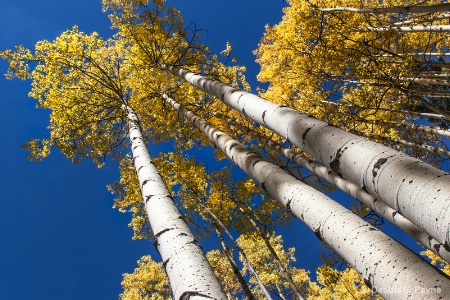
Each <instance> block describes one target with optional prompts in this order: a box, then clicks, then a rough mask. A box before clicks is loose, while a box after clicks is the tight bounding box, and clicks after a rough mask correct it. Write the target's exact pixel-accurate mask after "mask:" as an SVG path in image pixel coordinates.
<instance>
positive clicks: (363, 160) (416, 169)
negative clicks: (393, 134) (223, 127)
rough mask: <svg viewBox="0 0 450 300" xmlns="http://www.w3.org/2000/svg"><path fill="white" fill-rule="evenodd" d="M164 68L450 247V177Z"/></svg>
mask: <svg viewBox="0 0 450 300" xmlns="http://www.w3.org/2000/svg"><path fill="white" fill-rule="evenodd" d="M161 67H162V68H163V69H166V70H168V71H170V72H171V73H172V74H174V75H175V76H178V77H180V78H182V79H184V80H186V81H187V82H189V83H191V84H192V85H193V86H195V87H198V88H200V89H201V90H203V91H205V92H206V93H208V94H211V95H214V96H215V97H217V98H218V99H221V100H222V101H223V102H224V103H225V104H226V105H227V106H229V107H231V108H234V109H236V110H238V111H239V112H241V113H243V114H244V115H246V116H247V117H249V118H251V119H252V120H254V121H255V122H256V123H258V124H260V125H262V126H264V127H267V128H268V129H271V130H272V131H274V132H275V133H277V134H279V135H280V136H282V137H284V138H286V139H288V140H289V141H290V142H291V143H292V144H294V145H296V146H297V147H299V148H300V149H302V150H304V151H305V152H306V153H308V154H309V155H311V156H312V157H314V158H315V159H316V160H319V161H321V162H322V164H324V165H325V166H327V167H329V168H331V169H332V170H334V171H335V172H337V173H339V174H341V175H342V176H343V177H344V178H346V179H348V180H349V181H351V182H353V183H355V184H357V185H358V186H359V187H361V188H363V189H364V190H366V191H368V192H369V193H371V194H373V195H375V196H377V197H378V198H380V199H381V200H383V201H384V202H386V203H387V204H388V205H389V206H390V207H391V208H393V209H394V210H396V211H398V212H400V213H401V214H402V215H403V216H404V217H405V218H407V219H408V220H410V221H411V222H413V223H414V224H416V225H417V226H418V227H420V228H422V229H424V230H425V231H426V232H428V233H429V234H430V235H431V236H433V237H434V238H435V239H436V240H438V241H439V242H440V243H443V244H446V245H447V246H450V174H448V173H446V172H444V171H441V170H439V169H436V168H434V167H432V166H430V165H428V164H426V163H424V162H422V161H420V160H418V159H415V158H412V157H409V156H407V155H405V154H403V153H400V152H398V151H395V150H393V149H391V148H389V147H386V146H384V145H380V144H377V143H374V142H372V141H368V140H366V139H364V138H362V137H359V136H356V135H354V134H351V133H349V132H346V131H344V130H341V129H339V128H337V127H334V126H330V125H329V124H327V123H325V122H322V121H319V120H317V119H315V118H313V117H311V116H308V115H306V114H302V113H300V112H298V111H296V110H293V109H291V108H288V107H282V106H279V105H277V104H275V103H272V102H270V101H267V100H265V99H262V98H260V97H258V96H256V95H253V94H250V93H247V92H244V91H241V90H239V89H236V88H233V87H230V86H228V85H226V84H224V83H222V82H220V81H218V80H212V79H206V78H204V77H202V76H200V75H196V74H194V73H192V72H189V71H187V70H183V69H180V68H175V67H170V66H161Z"/></svg>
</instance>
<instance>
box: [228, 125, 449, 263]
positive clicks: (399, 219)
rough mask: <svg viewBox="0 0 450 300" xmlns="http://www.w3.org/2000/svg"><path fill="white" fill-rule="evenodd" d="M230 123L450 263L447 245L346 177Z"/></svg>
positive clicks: (249, 130)
mask: <svg viewBox="0 0 450 300" xmlns="http://www.w3.org/2000/svg"><path fill="white" fill-rule="evenodd" d="M229 122H230V124H231V125H233V126H234V127H235V128H237V129H239V130H240V131H241V132H243V133H245V134H248V135H250V136H251V137H253V138H255V139H256V140H257V141H258V142H259V143H260V144H264V145H266V146H267V147H268V148H269V149H271V150H273V151H275V152H277V153H279V154H280V155H283V156H285V157H286V158H288V159H290V160H292V161H294V162H295V163H296V164H298V165H300V166H302V167H305V168H307V169H308V170H309V171H311V172H312V173H313V174H315V175H317V176H319V177H320V178H323V179H325V180H326V181H328V182H329V183H331V184H332V185H334V186H336V187H337V188H339V189H340V190H341V191H343V192H344V193H346V194H348V195H350V196H352V197H353V198H355V199H356V200H358V201H359V202H361V203H362V204H364V205H365V206H367V207H368V208H370V209H371V210H373V211H375V212H377V213H378V214H380V215H381V216H382V217H383V218H384V219H385V220H388V221H389V222H391V223H392V224H394V225H395V226H397V227H398V228H400V229H401V230H402V231H403V232H405V233H406V234H408V235H409V236H411V237H412V238H414V239H415V240H416V241H417V242H419V243H420V244H422V245H423V246H424V247H426V248H427V249H429V250H431V251H432V252H434V253H435V254H437V255H439V256H440V257H441V258H443V259H444V260H445V261H447V262H449V263H450V251H449V249H447V247H445V245H443V244H441V243H439V242H438V241H437V240H435V239H434V238H433V237H431V236H430V235H429V234H427V233H426V232H425V231H424V230H423V229H421V228H419V227H417V226H416V225H415V224H414V223H412V222H411V221H409V220H408V219H406V218H405V217H404V216H402V215H401V214H399V213H398V212H397V211H395V210H394V209H392V208H391V207H389V206H388V205H387V204H386V203H384V202H383V201H381V200H379V199H377V198H376V197H374V196H372V195H370V194H368V193H367V192H365V191H364V190H363V189H361V188H360V187H358V186H357V185H356V184H354V183H353V182H350V181H348V180H346V179H345V178H342V176H340V175H339V174H337V173H336V172H334V171H333V170H331V169H329V168H327V167H325V166H324V165H322V164H320V163H318V162H315V161H313V160H311V159H309V158H307V157H306V156H304V155H301V154H299V153H297V152H295V151H294V150H292V149H289V148H286V147H283V146H281V145H280V144H278V143H275V142H274V141H272V140H271V139H268V138H266V137H264V136H263V135H262V134H260V133H258V132H255V131H254V130H251V129H249V128H247V127H245V126H242V125H240V124H236V123H235V122H232V121H231V120H229Z"/></svg>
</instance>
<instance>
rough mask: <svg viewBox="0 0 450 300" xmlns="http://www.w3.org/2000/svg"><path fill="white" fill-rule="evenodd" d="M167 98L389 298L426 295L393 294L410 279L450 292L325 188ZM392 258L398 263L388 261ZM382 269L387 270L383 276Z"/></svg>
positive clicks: (429, 270)
mask: <svg viewBox="0 0 450 300" xmlns="http://www.w3.org/2000/svg"><path fill="white" fill-rule="evenodd" d="M164 98H165V99H166V100H167V102H168V103H170V104H171V105H172V106H173V107H174V109H176V110H178V111H180V113H182V114H183V115H184V116H185V117H186V118H187V119H189V120H191V121H192V122H193V123H194V124H195V126H196V127H197V128H198V129H199V130H200V131H201V132H203V133H204V134H205V135H206V136H208V138H209V139H210V140H211V142H212V143H214V145H215V146H216V147H218V148H220V149H221V150H222V151H223V152H225V153H226V154H227V156H228V157H229V158H230V159H231V160H232V161H233V162H234V163H236V164H237V165H238V166H239V167H240V168H241V169H242V170H243V171H244V172H246V173H247V174H248V175H249V176H250V177H251V178H253V179H254V180H255V181H256V182H257V183H258V184H260V185H262V187H263V189H265V190H266V191H267V192H269V193H270V194H271V195H272V196H273V197H274V198H275V199H276V200H277V201H279V202H280V203H282V204H283V205H284V206H285V207H286V208H287V209H289V210H290V211H291V212H292V213H293V214H294V215H295V216H297V217H298V218H300V219H301V220H302V221H303V222H305V224H307V225H308V226H309V227H310V229H311V230H313V231H314V232H315V233H316V235H317V236H318V237H319V238H320V239H322V240H323V241H324V242H326V243H328V244H329V245H331V246H332V247H333V248H334V249H335V250H336V252H338V253H339V254H340V255H341V256H342V257H343V258H344V259H345V260H346V261H347V262H348V263H350V264H351V265H352V266H353V267H354V268H355V269H356V270H357V271H358V272H359V274H360V275H361V276H362V277H363V278H364V280H365V282H366V283H367V284H368V285H369V286H371V287H375V288H377V289H378V290H379V291H380V294H381V295H382V296H386V297H391V299H407V298H417V297H425V295H418V294H415V295H413V294H414V293H415V292H413V291H408V292H407V293H399V294H395V295H392V294H390V293H389V289H390V288H395V289H402V288H403V287H404V286H408V285H412V286H416V285H417V286H422V285H423V286H436V283H438V282H439V288H440V291H441V292H442V294H439V296H437V297H441V296H443V295H445V294H447V293H448V294H449V295H450V288H448V286H449V282H448V281H449V279H448V278H447V277H445V276H443V275H442V274H440V273H438V272H437V271H436V270H435V269H434V268H432V267H431V266H430V265H428V264H427V263H426V262H424V261H423V260H422V259H421V258H420V257H418V256H417V255H416V254H414V253H412V252H410V251H409V250H408V249H406V248H405V247H403V246H401V245H400V244H398V243H397V242H395V241H394V240H392V239H390V238H389V237H387V236H386V235H385V234H384V233H382V232H381V231H379V230H377V229H376V228H374V227H372V226H371V225H369V224H367V223H366V222H364V221H362V220H361V219H360V218H359V217H358V216H356V215H354V214H353V213H352V212H350V211H348V210H347V209H345V208H344V207H342V206H341V205H339V204H338V203H336V202H334V201H333V200H331V199H329V198H328V197H327V196H325V195H324V194H322V193H320V192H318V191H316V190H315V189H313V188H310V187H309V186H307V185H305V184H303V183H301V182H300V181H298V180H296V179H295V178H293V177H292V176H290V175H288V174H286V173H285V172H284V171H283V170H281V169H280V168H279V167H278V166H275V165H272V164H270V163H267V162H265V161H264V160H262V159H261V158H260V157H258V156H257V155H255V154H254V153H252V152H250V151H248V150H247V149H246V148H245V147H244V146H243V145H242V144H240V143H238V142H237V141H235V140H233V139H232V138H230V137H229V136H228V135H226V134H225V133H223V132H221V131H219V130H217V129H216V128H214V127H213V126H212V125H211V124H209V123H208V122H206V121H205V120H203V119H201V118H199V117H198V116H196V115H195V114H194V113H193V112H192V111H189V110H187V109H186V108H184V107H182V106H181V105H180V104H178V103H177V102H176V101H175V100H173V99H171V98H169V97H167V96H166V95H164ZM338 224H339V225H338ZM375 241H377V242H375ZM355 245H358V247H361V248H360V249H364V251H366V252H369V253H370V255H364V254H363V253H362V251H361V252H359V251H357V250H356V249H354V247H356V246H355ZM355 250H356V251H355ZM394 260H395V262H396V263H395V264H392V263H391V264H390V262H392V261H394ZM378 272H380V274H381V273H382V274H383V275H382V276H379V273H378ZM391 272H392V273H391ZM386 289H387V290H386ZM447 289H448V290H447ZM426 296H428V295H426Z"/></svg>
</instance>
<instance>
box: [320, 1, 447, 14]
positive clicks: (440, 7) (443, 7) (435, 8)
mask: <svg viewBox="0 0 450 300" xmlns="http://www.w3.org/2000/svg"><path fill="white" fill-rule="evenodd" d="M316 8H317V9H318V10H320V11H323V12H331V11H350V12H356V13H365V14H367V13H370V14H392V13H394V14H395V13H398V14H408V13H435V12H447V11H449V10H450V4H449V3H441V4H436V5H424V6H420V5H412V6H397V7H380V8H356V7H332V8H319V7H316Z"/></svg>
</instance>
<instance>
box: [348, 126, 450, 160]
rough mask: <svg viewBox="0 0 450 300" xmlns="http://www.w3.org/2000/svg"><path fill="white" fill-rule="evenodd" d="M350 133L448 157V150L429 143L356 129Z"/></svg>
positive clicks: (449, 152) (449, 153) (449, 154)
mask: <svg viewBox="0 0 450 300" xmlns="http://www.w3.org/2000/svg"><path fill="white" fill-rule="evenodd" d="M351 132H352V133H354V134H357V135H360V136H365V137H367V138H372V139H373V138H376V139H380V140H383V141H386V142H392V143H397V144H399V145H403V146H407V147H411V148H414V149H418V150H423V151H425V152H429V153H433V154H434V155H438V156H440V155H443V156H447V157H450V151H448V150H445V149H441V148H438V147H433V146H430V145H424V144H418V143H414V142H409V141H407V140H404V139H396V138H390V137H385V136H381V135H378V134H370V133H365V132H360V131H356V130H351Z"/></svg>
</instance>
